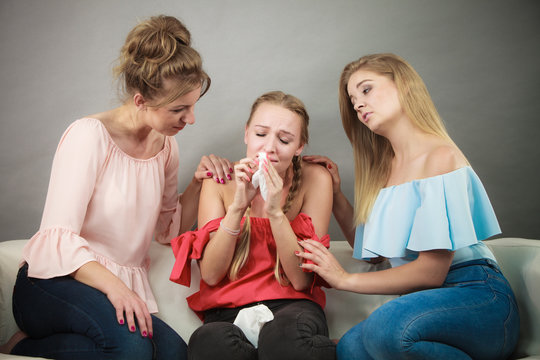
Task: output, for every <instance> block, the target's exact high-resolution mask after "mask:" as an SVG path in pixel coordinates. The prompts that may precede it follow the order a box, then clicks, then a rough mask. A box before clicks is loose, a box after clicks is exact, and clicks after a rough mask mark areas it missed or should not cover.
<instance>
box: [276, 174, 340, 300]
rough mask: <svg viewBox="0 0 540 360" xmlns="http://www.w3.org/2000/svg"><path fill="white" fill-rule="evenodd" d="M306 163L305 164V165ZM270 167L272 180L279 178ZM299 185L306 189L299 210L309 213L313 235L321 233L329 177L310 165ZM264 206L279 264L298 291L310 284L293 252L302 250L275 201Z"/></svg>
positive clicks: (328, 211)
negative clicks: (313, 229)
mask: <svg viewBox="0 0 540 360" xmlns="http://www.w3.org/2000/svg"><path fill="white" fill-rule="evenodd" d="M309 166H310V165H307V166H306V167H309ZM273 171H274V169H273V168H272V167H270V169H269V175H270V176H269V177H268V178H269V180H270V181H272V182H276V181H279V180H280V178H278V177H276V176H274V174H273ZM275 175H277V174H275ZM268 183H269V182H268V181H267V184H268ZM273 187H274V188H275V189H278V188H281V187H280V186H278V185H274V186H273ZM302 187H303V188H305V189H306V190H305V193H304V198H303V203H302V208H301V210H300V212H303V213H305V214H306V215H308V216H310V217H311V220H312V222H313V225H314V227H315V232H316V234H317V236H318V237H322V236H324V235H326V234H327V232H328V224H329V222H330V216H331V211H332V210H331V209H332V190H331V188H332V181H331V179H330V176H328V173H327V172H326V171H324V170H322V169H319V167H313V166H311V167H310V168H306V169H304V175H303V183H302ZM270 189H271V186H269V193H270ZM279 193H281V191H280V192H279ZM269 199H270V196H269ZM266 206H267V209H266V211H267V214H268V217H269V219H270V226H271V228H272V234H273V235H274V239H275V241H276V247H277V252H278V256H279V259H280V262H281V266H282V267H283V270H284V271H285V274H286V275H287V278H288V279H289V281H290V282H291V284H292V286H293V287H294V288H295V289H296V290H299V291H302V290H305V289H306V288H308V287H309V286H310V285H311V283H312V280H313V274H312V273H309V272H305V271H303V269H301V268H300V267H299V266H298V265H299V262H298V258H297V257H296V255H295V252H299V251H301V250H302V248H301V247H300V246H299V244H298V238H297V237H296V234H295V233H294V231H293V230H292V228H291V225H290V223H289V221H288V219H287V217H286V216H285V214H283V211H282V210H281V208H280V207H278V206H277V204H272V203H271V202H270V201H267V205H266Z"/></svg>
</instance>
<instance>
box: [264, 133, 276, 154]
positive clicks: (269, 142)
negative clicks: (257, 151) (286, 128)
mask: <svg viewBox="0 0 540 360" xmlns="http://www.w3.org/2000/svg"><path fill="white" fill-rule="evenodd" d="M276 141H277V139H276V138H275V137H274V136H267V137H266V141H265V142H264V146H263V151H264V152H265V153H268V154H271V153H273V152H275V150H276Z"/></svg>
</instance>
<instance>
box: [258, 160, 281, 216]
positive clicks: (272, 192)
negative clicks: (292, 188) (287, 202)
mask: <svg viewBox="0 0 540 360" xmlns="http://www.w3.org/2000/svg"><path fill="white" fill-rule="evenodd" d="M259 167H260V168H262V169H263V174H264V179H265V181H266V189H267V191H268V193H267V196H266V201H265V204H264V211H265V212H266V215H268V217H270V218H271V217H279V216H281V215H283V211H282V209H281V196H282V192H283V179H282V178H281V176H279V174H278V172H277V170H276V168H275V167H274V166H273V165H272V163H271V162H269V161H265V162H264V163H263V164H259Z"/></svg>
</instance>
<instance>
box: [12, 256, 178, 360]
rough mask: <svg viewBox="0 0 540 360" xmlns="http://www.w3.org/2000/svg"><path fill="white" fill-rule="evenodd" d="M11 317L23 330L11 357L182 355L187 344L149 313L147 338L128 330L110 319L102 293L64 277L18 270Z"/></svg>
mask: <svg viewBox="0 0 540 360" xmlns="http://www.w3.org/2000/svg"><path fill="white" fill-rule="evenodd" d="M13 315H14V317H15V321H16V322H17V325H18V326H19V328H20V329H21V330H22V331H24V332H25V333H26V334H28V336H29V337H28V338H26V339H24V340H22V341H20V342H19V343H18V344H17V345H16V346H15V347H14V348H13V350H12V352H11V353H12V354H14V355H26V356H38V357H45V358H53V359H78V360H85V359H89V360H90V359H115V360H117V359H118V360H120V359H130V360H133V359H147V360H150V359H186V358H187V345H186V343H185V342H184V341H183V340H182V338H181V337H180V336H179V335H178V334H177V333H176V332H175V331H174V330H173V329H172V328H170V327H169V326H168V325H167V324H165V323H164V322H163V321H162V320H160V319H159V318H157V317H155V316H153V315H152V327H153V337H152V339H149V338H145V337H142V335H141V333H140V331H139V329H137V330H136V331H135V332H133V333H132V332H130V331H129V330H128V328H127V325H120V324H118V321H117V320H116V311H115V309H114V307H113V306H112V304H111V303H110V301H109V300H108V299H107V297H106V296H105V294H103V293H102V292H101V291H99V290H97V289H95V288H93V287H90V286H87V285H85V284H83V283H81V282H79V281H77V280H75V279H73V278H72V277H70V276H63V277H56V278H52V279H35V278H29V277H28V265H24V266H23V267H21V269H20V270H19V274H18V276H17V281H16V283H15V288H14V290H13Z"/></svg>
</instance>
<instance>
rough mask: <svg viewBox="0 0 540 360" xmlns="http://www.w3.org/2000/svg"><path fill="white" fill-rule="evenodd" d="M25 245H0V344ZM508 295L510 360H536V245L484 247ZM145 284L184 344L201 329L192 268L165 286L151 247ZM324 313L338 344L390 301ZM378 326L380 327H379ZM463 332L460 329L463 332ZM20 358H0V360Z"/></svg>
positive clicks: (339, 250)
mask: <svg viewBox="0 0 540 360" xmlns="http://www.w3.org/2000/svg"><path fill="white" fill-rule="evenodd" d="M25 242H26V240H13V241H5V242H0V281H1V283H0V284H1V286H0V344H3V343H5V342H6V341H7V339H8V338H9V337H10V336H11V335H12V334H13V333H14V332H15V331H16V330H17V326H16V324H15V321H14V320H13V315H12V312H11V294H12V288H13V283H14V282H15V276H16V273H17V268H18V263H19V261H20V256H21V251H22V248H23V246H24V244H25ZM486 244H488V246H489V247H490V248H491V249H492V250H493V251H494V253H495V256H496V257H497V259H498V261H499V264H500V266H501V268H502V270H503V272H504V273H505V275H506V277H507V278H508V280H509V281H510V283H511V285H512V288H513V289H514V291H515V293H516V296H517V300H518V303H519V307H520V313H521V333H520V339H519V344H518V348H517V349H516V352H515V354H514V357H513V358H517V359H540V240H527V239H517V238H502V239H495V240H490V241H486ZM331 251H332V252H333V253H334V255H336V257H337V258H338V260H339V261H340V262H341V264H343V265H344V267H345V268H346V269H347V270H349V271H355V272H365V271H374V270H377V269H381V268H383V267H385V266H387V265H386V264H385V263H383V264H378V265H370V264H368V263H366V262H363V261H357V260H354V259H353V258H352V250H351V248H350V247H349V245H348V244H347V243H346V242H344V241H334V242H332V243H331ZM150 256H151V259H152V266H151V270H150V282H151V284H152V287H153V290H154V293H155V295H156V297H157V301H158V305H159V308H160V313H159V316H160V317H161V318H162V319H163V320H165V321H166V322H167V323H168V324H170V325H171V326H172V327H173V328H174V329H175V330H176V331H178V333H179V334H180V335H181V336H182V337H183V338H184V339H185V340H186V341H187V340H188V339H189V337H190V335H191V333H192V332H193V331H194V330H195V329H196V328H197V327H198V326H199V325H200V324H201V322H200V320H199V319H198V318H197V317H196V316H195V315H194V313H193V312H192V311H191V310H190V309H189V308H188V307H187V304H186V300H185V298H186V297H187V296H188V295H190V294H191V293H193V292H195V291H196V290H197V288H198V284H199V279H200V275H199V272H198V269H197V268H196V266H195V264H192V267H193V271H192V286H191V288H186V287H183V286H180V285H177V284H175V283H172V282H170V281H169V280H168V278H169V274H170V270H171V268H172V264H173V262H174V257H173V254H172V251H171V249H170V247H169V246H165V245H160V244H158V243H153V244H152V246H151V248H150ZM326 294H327V306H326V309H325V312H326V315H327V318H328V324H329V328H330V337H331V338H336V339H337V338H339V337H341V336H342V335H343V334H344V333H345V332H346V331H347V330H348V329H349V328H351V327H352V326H354V325H355V324H357V323H358V322H359V321H361V320H362V319H364V318H366V317H367V316H368V315H369V314H370V313H371V312H372V311H373V310H374V309H376V308H377V307H378V306H380V305H382V304H383V303H385V302H386V301H389V300H390V299H392V298H393V296H381V295H359V294H353V293H347V292H340V291H336V290H334V289H326ZM381 326H384V324H381ZM464 331H466V329H464ZM24 358H25V357H20V356H13V355H4V354H0V360H4V359H24Z"/></svg>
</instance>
